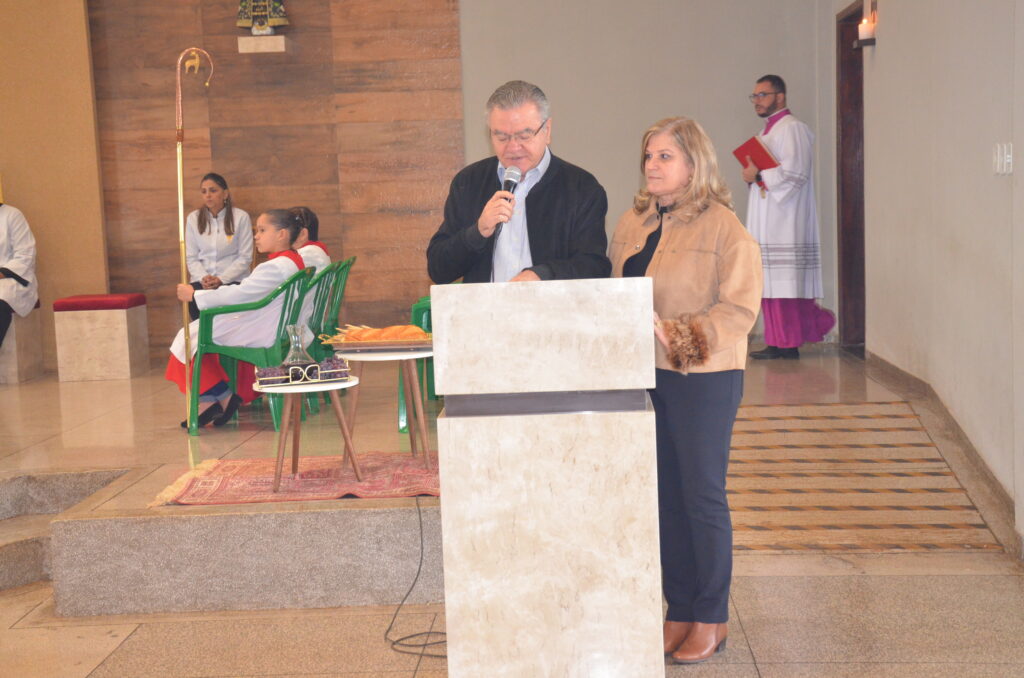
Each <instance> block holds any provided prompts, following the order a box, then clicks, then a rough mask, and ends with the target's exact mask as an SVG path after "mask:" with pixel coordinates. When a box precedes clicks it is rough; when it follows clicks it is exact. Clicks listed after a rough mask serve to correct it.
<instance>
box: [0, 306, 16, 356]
mask: <svg viewBox="0 0 1024 678" xmlns="http://www.w3.org/2000/svg"><path fill="white" fill-rule="evenodd" d="M12 320H14V309H13V308H11V305H10V304H8V303H7V302H6V301H0V346H2V345H3V343H4V337H6V336H7V330H8V328H10V326H11V321H12Z"/></svg>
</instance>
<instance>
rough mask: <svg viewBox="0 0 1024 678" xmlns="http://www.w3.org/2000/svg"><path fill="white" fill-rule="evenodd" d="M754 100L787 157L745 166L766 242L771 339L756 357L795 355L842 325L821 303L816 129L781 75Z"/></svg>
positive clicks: (762, 81) (752, 215) (751, 212)
mask: <svg viewBox="0 0 1024 678" xmlns="http://www.w3.org/2000/svg"><path fill="white" fill-rule="evenodd" d="M750 100H751V101H752V102H753V104H754V112H755V113H757V115H758V116H759V117H762V118H765V127H764V131H762V132H761V134H760V139H761V141H763V142H764V145H765V146H767V147H768V150H769V151H771V153H772V155H773V156H775V159H776V160H777V161H778V162H779V166H778V167H774V168H772V169H765V170H762V171H760V172H759V171H758V169H757V167H756V166H754V164H753V163H752V162H751V161H750V158H749V157H748V158H747V164H746V167H744V169H743V180H744V181H746V182H747V183H748V184H749V185H750V197H749V200H748V203H747V229H748V230H749V231H750V233H751V235H753V236H754V237H755V238H756V239H757V242H758V243H760V245H761V258H762V263H763V265H764V297H763V298H762V300H761V317H762V318H763V319H764V339H765V343H766V344H767V346H765V348H764V349H762V350H760V351H754V352H753V353H751V354H750V356H751V357H752V358H755V359H759V360H771V359H775V358H790V359H795V358H799V357H800V351H799V347H800V346H802V345H803V344H805V343H813V342H818V341H821V340H822V339H823V338H824V337H825V335H826V334H828V332H829V330H831V329H832V327H833V326H834V325H835V323H836V319H835V315H833V314H832V312H831V311H828V310H826V309H823V308H821V307H820V306H818V304H817V302H816V301H815V299H820V298H821V297H822V296H823V292H822V286H821V254H820V244H819V241H820V238H819V233H818V211H817V207H816V205H815V202H814V181H813V178H812V176H813V174H812V156H813V154H814V134H813V133H812V132H811V130H810V128H809V127H807V125H806V124H804V123H803V122H801V121H800V120H797V118H796V117H795V116H794V115H793V114H792V113H790V111H789V108H787V107H786V83H785V81H783V79H782V78H780V77H779V76H777V75H765V76H762V77H761V78H759V79H758V81H757V84H756V85H755V86H754V93H753V94H751V95H750ZM762 187H763V188H762Z"/></svg>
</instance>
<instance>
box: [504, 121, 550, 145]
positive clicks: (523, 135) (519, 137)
mask: <svg viewBox="0 0 1024 678" xmlns="http://www.w3.org/2000/svg"><path fill="white" fill-rule="evenodd" d="M548 120H550V118H544V122H542V123H541V124H540V127H538V128H537V129H524V130H523V131H522V132H516V133H515V134H505V133H504V132H491V137H492V138H493V139H494V140H495V141H497V142H498V143H499V144H507V143H508V142H510V141H512V140H513V139H515V140H516V141H518V142H519V143H521V144H525V143H526V142H527V141H529V140H530V139H532V138H534V137H535V136H537V135H538V134H540V131H541V130H542V129H544V125H546V124H548Z"/></svg>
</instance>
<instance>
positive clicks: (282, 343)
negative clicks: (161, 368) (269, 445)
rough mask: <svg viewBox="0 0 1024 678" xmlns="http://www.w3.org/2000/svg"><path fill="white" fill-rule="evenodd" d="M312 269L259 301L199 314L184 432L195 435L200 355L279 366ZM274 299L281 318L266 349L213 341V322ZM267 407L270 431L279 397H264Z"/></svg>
mask: <svg viewBox="0 0 1024 678" xmlns="http://www.w3.org/2000/svg"><path fill="white" fill-rule="evenodd" d="M313 273H315V269H313V268H305V269H303V270H301V271H299V272H298V273H296V274H295V275H293V276H292V277H291V278H288V280H286V281H284V282H283V283H281V284H280V285H278V287H277V289H275V290H274V291H273V292H271V293H270V294H268V295H267V296H266V297H264V298H263V299H260V300H259V301H252V302H249V303H246V304H235V305H233V306H220V307H218V308H208V309H204V310H201V311H200V312H199V337H198V340H197V341H196V353H195V357H194V359H193V367H192V384H191V393H189V399H188V433H189V435H193V436H197V435H199V368H200V366H201V363H202V360H203V356H204V355H206V354H207V353H217V354H219V355H222V356H227V357H229V358H234V359H235V360H245V361H246V362H250V363H252V364H253V365H255V366H256V367H274V366H276V365H280V364H281V362H282V361H283V360H284V357H285V354H286V353H287V352H288V332H287V330H286V329H285V328H286V327H287V326H288V325H293V324H295V322H296V321H297V320H298V317H299V312H300V311H301V310H302V300H303V299H304V298H305V296H306V292H307V291H308V289H309V281H310V280H311V279H312V277H313ZM278 297H281V298H282V303H281V315H280V316H279V317H278V320H277V339H276V341H275V342H274V343H273V344H271V345H270V346H269V347H267V348H247V347H244V346H225V345H223V344H217V343H215V342H214V341H213V319H214V318H216V317H217V316H219V315H226V314H228V313H240V312H242V311H254V310H256V309H259V308H263V307H264V306H267V305H268V304H270V303H271V302H272V301H274V300H275V299H277V298H278ZM266 397H267V398H268V403H269V405H270V414H271V416H272V417H273V419H274V429H275V430H277V429H278V427H279V426H280V425H281V396H280V395H270V396H266Z"/></svg>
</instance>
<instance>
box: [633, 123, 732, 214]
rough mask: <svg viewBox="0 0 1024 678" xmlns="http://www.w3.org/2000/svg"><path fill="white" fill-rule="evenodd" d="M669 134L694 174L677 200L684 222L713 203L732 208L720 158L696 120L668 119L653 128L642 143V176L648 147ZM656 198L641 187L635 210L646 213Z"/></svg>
mask: <svg viewBox="0 0 1024 678" xmlns="http://www.w3.org/2000/svg"><path fill="white" fill-rule="evenodd" d="M664 132H667V133H668V134H670V135H671V136H672V139H673V140H674V141H675V143H676V145H677V146H679V148H680V150H682V152H683V157H684V159H685V161H686V164H687V165H689V166H690V169H691V170H692V171H693V175H692V176H691V177H690V183H689V184H687V186H686V188H685V189H684V190H683V194H682V195H681V196H680V197H679V199H678V200H677V201H676V205H675V209H676V211H677V212H678V214H679V218H680V219H682V220H683V221H684V222H686V221H691V220H692V219H694V218H695V217H697V216H698V215H699V214H700V213H701V212H703V211H704V210H706V209H707V208H708V206H710V205H711V202H712V201H714V202H717V203H720V204H722V205H723V206H725V207H727V208H729V209H730V210H731V209H732V194H731V193H730V192H729V187H728V186H727V185H726V184H725V181H724V180H723V179H722V175H721V173H720V172H719V171H718V159H717V157H716V156H715V147H714V145H713V144H712V143H711V139H709V138H708V135H707V134H706V133H705V132H704V128H702V127H701V126H700V123H698V122H697V121H696V120H691V119H690V118H665V119H664V120H659V121H658V122H656V123H654V124H653V125H651V127H650V128H649V129H648V130H647V131H646V132H645V133H644V138H643V141H642V142H641V143H640V174H641V175H643V174H644V165H645V164H646V163H647V158H646V156H647V144H648V142H649V141H650V140H651V137H653V136H654V135H656V134H662V133H664ZM652 197H653V196H651V194H650V193H649V192H648V191H647V188H646V187H645V188H641V189H640V190H639V191H637V192H636V195H635V196H634V197H633V211H634V212H636V213H637V214H640V213H641V212H644V211H645V210H646V209H647V208H648V207H650V205H651V199H652Z"/></svg>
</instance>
